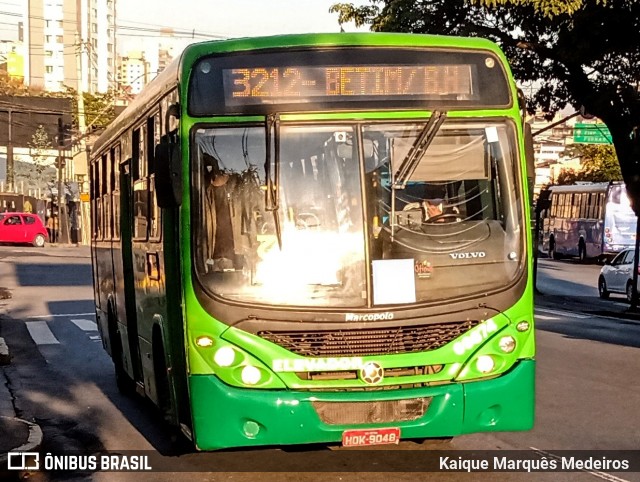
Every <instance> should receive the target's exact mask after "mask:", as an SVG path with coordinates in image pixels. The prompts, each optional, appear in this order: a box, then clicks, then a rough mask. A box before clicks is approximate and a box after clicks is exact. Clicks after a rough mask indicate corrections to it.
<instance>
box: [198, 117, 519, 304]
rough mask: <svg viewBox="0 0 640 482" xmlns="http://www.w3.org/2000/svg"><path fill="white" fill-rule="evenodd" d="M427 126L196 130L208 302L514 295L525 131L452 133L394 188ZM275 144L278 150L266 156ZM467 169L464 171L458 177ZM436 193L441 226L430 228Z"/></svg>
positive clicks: (202, 269) (477, 128)
mask: <svg viewBox="0 0 640 482" xmlns="http://www.w3.org/2000/svg"><path fill="white" fill-rule="evenodd" d="M425 125H426V123H425V122H424V121H393V122H365V121H360V122H356V121H352V122H341V123H335V122H316V123H310V122H307V123H304V124H296V123H282V124H281V125H280V127H279V129H277V130H274V129H270V128H268V129H265V127H264V126H261V125H256V124H250V125H247V124H226V125H224V126H220V125H205V124H200V125H198V126H196V127H194V131H193V132H194V134H193V135H192V138H193V139H194V143H193V144H194V160H193V163H194V166H193V173H194V174H193V180H192V185H193V186H194V187H195V193H194V197H193V203H194V206H193V212H194V213H195V218H194V226H196V229H195V230H194V231H195V233H194V236H193V242H194V249H193V252H194V254H195V260H194V266H195V267H196V276H197V278H198V279H199V281H200V284H201V285H202V286H203V288H204V289H205V291H207V292H208V293H209V294H210V295H211V296H214V297H217V298H221V299H227V300H228V301H233V302H241V303H249V304H259V305H277V306H289V307H293V306H296V307H306V308H309V307H314V308H318V307H321V308H330V307H346V308H364V307H367V306H379V305H398V304H404V305H411V304H420V303H429V302H436V301H442V300H451V299H460V298H464V297H467V296H477V295H478V294H479V293H486V292H488V291H491V290H501V289H506V288H507V287H508V286H510V285H511V284H512V282H513V281H514V280H515V279H516V278H517V277H518V276H519V274H520V272H521V269H522V268H523V266H524V254H523V253H524V243H525V240H524V238H523V236H524V232H525V230H524V229H522V226H523V225H524V221H523V219H522V210H521V209H520V205H521V202H522V200H521V199H520V198H519V195H518V193H519V192H520V187H519V184H518V171H517V169H516V167H515V166H517V161H516V159H517V155H516V147H515V145H516V141H515V135H516V134H515V126H513V125H512V124H511V123H510V122H506V121H504V120H491V119H479V118H474V119H473V120H467V121H464V120H460V119H455V120H447V121H446V122H444V124H443V125H442V126H441V128H440V130H439V131H438V132H437V133H435V136H434V138H433V145H432V146H429V147H428V148H426V149H425V151H424V152H423V153H422V154H421V155H420V156H419V158H418V160H417V162H416V165H415V167H414V169H413V171H412V173H411V175H410V176H409V177H408V179H407V182H406V186H405V187H404V188H403V189H397V188H395V187H394V181H393V177H394V175H395V174H394V172H395V171H397V169H398V166H399V165H401V164H402V162H403V159H405V158H406V156H407V152H408V151H409V150H410V146H411V145H412V144H413V143H414V142H416V140H417V139H418V137H419V135H420V133H421V132H422V131H423V130H424V128H425ZM266 132H268V133H269V135H270V136H273V135H275V134H276V133H279V137H278V138H274V139H271V141H269V142H268V143H267V139H266V138H265V133H266ZM267 145H269V146H270V149H271V150H272V154H271V156H268V157H267V156H266V146H267ZM275 149H278V151H277V152H276V151H275ZM265 159H269V162H270V165H269V166H268V167H269V168H268V169H265V168H266V167H267V166H265V164H264V163H265ZM463 159H464V160H465V168H464V169H455V168H452V166H455V165H462V164H461V161H462V160H463ZM276 160H279V165H278V166H276V164H275V163H276ZM268 172H271V174H270V175H268V176H267V173H268ZM274 176H275V177H274ZM436 190H437V191H438V193H437V198H439V199H437V200H436V202H437V204H438V205H439V206H440V208H441V209H442V210H443V213H442V214H441V216H442V217H441V218H432V219H428V218H427V214H426V203H427V198H429V199H428V201H429V202H430V201H433V200H434V199H433V196H432V195H431V194H429V193H435V191H436ZM274 192H275V193H277V195H274ZM423 194H424V196H422V195H423ZM420 196H422V197H421V198H420V199H419V197H420ZM274 199H277V202H275V203H274ZM421 202H422V203H423V204H420V203H421ZM445 211H446V212H445ZM392 220H393V221H392ZM222 223H228V224H227V226H231V227H230V228H227V229H224V228H217V226H225V225H224V224H222ZM225 232H226V233H228V235H227V236H226V237H225V235H224V234H223V233H225ZM416 273H417V274H416ZM389 281H391V283H389ZM399 286H402V287H403V288H402V289H400V288H398V287H399ZM436 287H437V289H436Z"/></svg>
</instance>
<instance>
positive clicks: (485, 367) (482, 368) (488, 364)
mask: <svg viewBox="0 0 640 482" xmlns="http://www.w3.org/2000/svg"><path fill="white" fill-rule="evenodd" d="M495 366H496V364H495V363H494V361H493V358H491V357H490V356H489V355H481V356H479V357H478V359H477V360H476V368H477V369H478V371H479V372H480V373H484V374H487V373H489V372H491V371H492V370H493V369H494V367H495Z"/></svg>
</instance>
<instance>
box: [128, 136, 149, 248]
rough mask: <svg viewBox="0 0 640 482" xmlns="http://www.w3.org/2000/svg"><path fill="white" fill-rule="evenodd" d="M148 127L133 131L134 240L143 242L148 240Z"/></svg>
mask: <svg viewBox="0 0 640 482" xmlns="http://www.w3.org/2000/svg"><path fill="white" fill-rule="evenodd" d="M145 138H146V126H145V125H143V126H140V127H138V128H137V129H134V131H133V146H132V147H133V158H132V164H133V165H132V174H133V239H136V240H139V241H143V240H146V239H147V234H148V225H147V211H148V208H149V206H148V204H149V203H148V199H147V197H148V192H147V177H146V169H147V165H146V162H144V160H145V157H144V154H145V145H144V144H145Z"/></svg>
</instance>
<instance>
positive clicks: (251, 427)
mask: <svg viewBox="0 0 640 482" xmlns="http://www.w3.org/2000/svg"><path fill="white" fill-rule="evenodd" d="M242 429H243V430H244V434H245V435H246V436H247V437H248V438H256V436H257V435H258V433H259V432H260V424H258V423H257V422H254V421H253V420H247V421H246V422H245V423H244V425H243V427H242Z"/></svg>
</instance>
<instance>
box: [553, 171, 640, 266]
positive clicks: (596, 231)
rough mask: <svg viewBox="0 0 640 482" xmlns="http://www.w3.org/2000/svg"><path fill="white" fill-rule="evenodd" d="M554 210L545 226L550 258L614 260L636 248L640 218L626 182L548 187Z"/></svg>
mask: <svg viewBox="0 0 640 482" xmlns="http://www.w3.org/2000/svg"><path fill="white" fill-rule="evenodd" d="M548 189H549V191H550V193H549V199H550V203H551V204H550V208H549V210H548V212H547V214H546V217H545V218H544V219H543V223H542V242H543V248H542V249H543V250H544V251H546V252H547V253H548V254H549V257H550V258H556V259H557V258H559V257H561V256H577V257H578V258H580V259H581V260H585V259H587V258H598V259H600V260H602V259H605V258H611V257H613V256H614V255H615V254H616V253H619V252H620V251H622V250H623V249H626V248H630V247H634V246H635V243H636V241H635V239H636V223H637V218H636V215H635V213H634V212H633V209H632V208H631V202H630V200H629V197H628V196H627V191H626V189H625V186H624V183H622V182H603V183H581V184H576V185H570V186H551V187H549V188H548Z"/></svg>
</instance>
